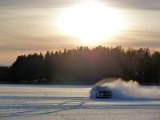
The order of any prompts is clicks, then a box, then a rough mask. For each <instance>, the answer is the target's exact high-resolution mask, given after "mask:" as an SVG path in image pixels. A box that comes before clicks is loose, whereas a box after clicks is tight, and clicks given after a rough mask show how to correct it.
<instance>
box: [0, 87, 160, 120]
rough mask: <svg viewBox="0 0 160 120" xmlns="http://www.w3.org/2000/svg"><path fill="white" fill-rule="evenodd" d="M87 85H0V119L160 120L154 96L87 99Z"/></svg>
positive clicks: (157, 102) (158, 108)
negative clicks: (151, 97)
mask: <svg viewBox="0 0 160 120" xmlns="http://www.w3.org/2000/svg"><path fill="white" fill-rule="evenodd" d="M91 87H92V86H76V85H75V86H71V85H69V86H67V85H63V86H62V85H59V86H55V85H50V86H49V85H0V120H160V100H158V99H119V98H116V99H90V98H89V92H90V90H91Z"/></svg>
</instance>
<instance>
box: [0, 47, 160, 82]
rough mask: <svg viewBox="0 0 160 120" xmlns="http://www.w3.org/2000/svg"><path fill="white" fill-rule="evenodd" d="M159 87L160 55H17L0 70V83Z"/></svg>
mask: <svg viewBox="0 0 160 120" xmlns="http://www.w3.org/2000/svg"><path fill="white" fill-rule="evenodd" d="M112 77H114V78H122V79H124V80H136V81H138V82H139V83H141V84H151V83H160V52H159V51H153V50H150V49H149V48H139V49H134V48H122V47H121V46H117V47H103V46H97V47H95V48H89V47H77V48H76V49H69V50H67V49H64V50H58V51H47V52H46V53H45V54H42V53H33V54H28V55H20V56H18V57H17V59H16V61H15V62H14V63H13V64H12V65H11V66H9V67H8V66H1V67H0V83H16V84H94V83H96V82H97V81H99V80H101V79H104V78H112Z"/></svg>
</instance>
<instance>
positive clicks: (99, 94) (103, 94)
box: [91, 86, 112, 98]
mask: <svg viewBox="0 0 160 120" xmlns="http://www.w3.org/2000/svg"><path fill="white" fill-rule="evenodd" d="M91 97H93V98H112V91H111V90H109V89H108V87H106V86H94V87H93V88H92V90H91Z"/></svg>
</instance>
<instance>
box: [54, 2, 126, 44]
mask: <svg viewBox="0 0 160 120" xmlns="http://www.w3.org/2000/svg"><path fill="white" fill-rule="evenodd" d="M56 24H57V27H58V28H59V29H60V31H61V32H63V33H64V34H66V35H68V36H72V37H75V38H77V39H78V41H79V43H81V44H85V45H96V44H98V43H100V42H102V41H104V40H108V39H109V38H111V37H112V36H114V35H115V34H116V33H118V31H120V30H122V29H123V28H124V27H125V24H126V21H125V20H124V18H123V16H122V15H121V14H120V13H118V12H117V11H116V10H114V9H111V8H109V7H106V6H105V5H104V4H102V3H100V2H93V1H92V2H85V3H81V4H78V5H74V6H71V7H69V8H65V9H64V11H62V12H61V13H60V15H59V17H58V20H57V23H56Z"/></svg>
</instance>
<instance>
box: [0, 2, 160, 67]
mask: <svg viewBox="0 0 160 120" xmlns="http://www.w3.org/2000/svg"><path fill="white" fill-rule="evenodd" d="M85 1H87V0H0V65H11V64H12V63H13V62H14V61H15V60H16V57H17V56H18V55H21V54H28V53H34V52H43V53H44V52H46V51H47V50H59V49H64V48H67V49H72V48H76V47H78V46H80V45H85V44H79V42H77V40H76V38H75V37H73V36H69V35H67V34H64V33H63V32H61V31H60V30H59V28H57V22H56V21H57V19H58V17H59V16H61V13H62V11H65V10H66V9H67V8H70V7H72V6H75V5H78V4H80V3H82V2H85ZM90 1H91V0H90ZM94 1H98V2H101V3H102V4H104V5H105V6H107V7H110V8H112V9H115V10H117V11H118V12H120V13H121V14H122V15H123V16H124V17H125V20H126V21H127V23H128V25H127V26H126V28H125V29H123V30H122V31H120V32H119V33H118V34H115V35H112V37H111V38H110V39H109V40H104V41H103V42H101V43H99V44H100V45H103V46H117V45H121V46H123V47H133V48H134V47H136V48H138V47H150V48H153V49H157V50H159V49H160V1H159V0H121V1H120V0H94ZM99 44H97V45H99ZM88 46H89V44H88Z"/></svg>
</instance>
